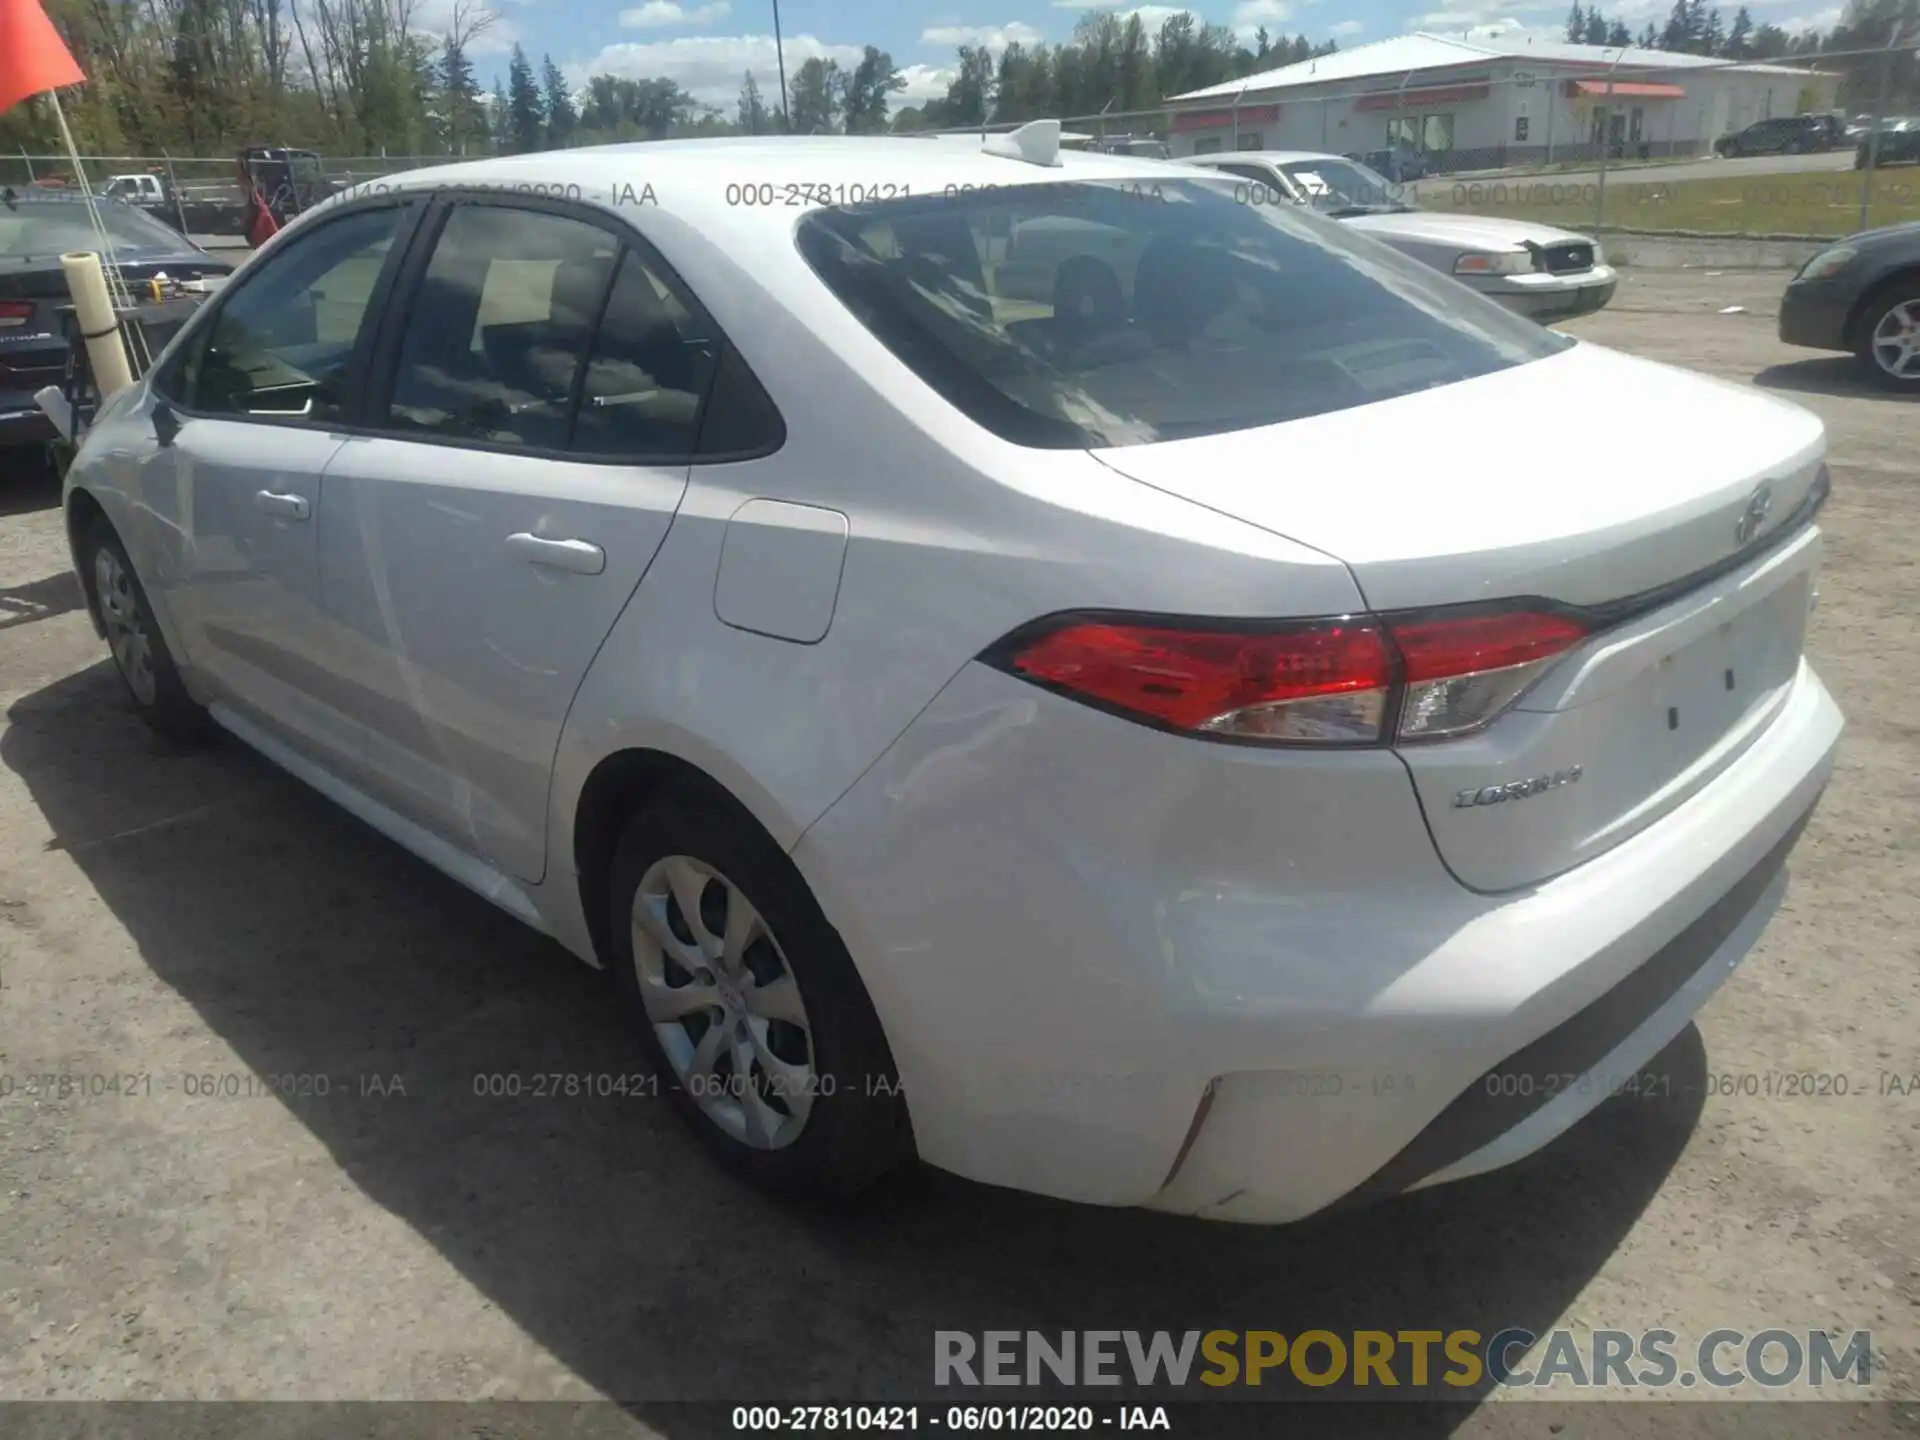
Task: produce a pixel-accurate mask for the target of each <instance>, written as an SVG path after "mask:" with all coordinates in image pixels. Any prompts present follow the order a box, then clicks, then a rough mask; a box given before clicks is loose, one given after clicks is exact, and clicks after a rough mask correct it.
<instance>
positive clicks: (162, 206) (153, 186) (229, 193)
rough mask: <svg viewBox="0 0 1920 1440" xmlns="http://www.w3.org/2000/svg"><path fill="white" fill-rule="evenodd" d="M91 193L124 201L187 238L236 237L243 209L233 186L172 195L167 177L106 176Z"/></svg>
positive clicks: (195, 188) (203, 187) (193, 188)
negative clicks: (102, 182) (195, 236)
mask: <svg viewBox="0 0 1920 1440" xmlns="http://www.w3.org/2000/svg"><path fill="white" fill-rule="evenodd" d="M95 193H96V194H98V195H100V196H102V197H103V198H106V199H112V200H124V201H125V202H126V203H127V204H129V205H133V206H137V207H138V208H140V209H142V210H144V211H146V212H147V213H148V214H149V215H151V216H153V218H154V219H156V220H160V221H164V222H165V223H166V224H168V225H171V226H172V227H173V228H174V229H176V230H178V231H180V232H181V233H182V234H187V235H195V234H197V235H226V234H239V233H240V231H241V227H242V220H243V217H244V214H245V209H246V207H245V206H244V204H243V203H242V202H241V197H240V191H239V187H238V186H236V185H226V184H220V183H217V182H216V183H213V184H205V185H190V186H185V187H183V188H182V189H181V191H180V192H179V194H177V195H176V194H175V193H174V189H173V187H172V186H171V185H170V184H168V183H167V177H166V176H164V175H155V174H138V173H135V174H127V175H109V176H108V177H107V180H106V183H105V184H103V185H101V186H100V187H99V189H98V190H97V191H96V192H95Z"/></svg>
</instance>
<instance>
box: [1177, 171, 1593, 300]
mask: <svg viewBox="0 0 1920 1440" xmlns="http://www.w3.org/2000/svg"><path fill="white" fill-rule="evenodd" d="M1182 163H1184V164H1193V165H1201V166H1205V167H1206V168H1208V169H1211V170H1220V171H1223V172H1225V173H1226V174H1228V175H1232V176H1234V177H1235V178H1236V179H1237V180H1240V181H1242V182H1244V184H1243V185H1237V186H1235V187H1234V188H1235V192H1236V195H1237V198H1239V199H1241V200H1243V201H1245V202H1246V203H1248V204H1253V205H1308V206H1311V207H1313V208H1314V209H1315V210H1318V211H1320V212H1321V213H1322V214H1324V215H1330V216H1332V217H1333V218H1334V219H1336V220H1341V221H1344V222H1345V223H1347V224H1349V225H1351V226H1353V227H1354V229H1356V230H1364V231H1366V232H1367V233H1368V234H1371V235H1373V236H1375V237H1376V238H1378V239H1380V240H1384V241H1385V242H1386V243H1387V244H1389V245H1391V246H1393V247H1394V248H1395V249H1396V250H1401V251H1404V252H1405V253H1407V254H1408V255H1411V256H1412V257H1413V258H1414V259H1416V260H1419V261H1421V262H1422V263H1424V264H1427V265H1431V266H1432V267H1433V268H1434V269H1436V270H1444V271H1446V272H1447V273H1448V274H1450V275H1452V276H1454V277H1455V278H1456V279H1459V280H1462V281H1464V282H1465V283H1467V284H1468V285H1471V286H1472V287H1473V288H1474V289H1476V290H1478V291H1480V292H1481V293H1482V294H1483V295H1486V296H1488V297H1490V298H1492V299H1494V300H1498V301H1499V302H1500V303H1501V304H1502V305H1505V306H1506V307H1507V308H1508V309H1509V310H1513V311H1516V312H1517V313H1519V314H1521V315H1525V316H1526V317H1528V318H1529V319H1531V320H1538V321H1539V322H1540V323H1541V324H1543V325H1544V324H1548V323H1550V322H1553V321H1557V320H1570V319H1572V318H1574V317H1575V316H1577V315H1591V314H1592V313H1593V312H1594V311H1596V310H1599V309H1601V308H1603V307H1604V306H1605V305H1606V304H1607V302H1608V301H1609V300H1611V299H1613V292H1614V288H1615V286H1616V284H1617V283H1618V282H1617V280H1616V278H1615V276H1614V273H1613V269H1612V267H1610V266H1609V265H1607V264H1606V263H1605V260H1604V258H1603V257H1602V255H1601V253H1600V248H1599V246H1597V245H1596V244H1595V243H1594V242H1593V240H1592V239H1591V238H1589V237H1588V236H1585V235H1578V234H1575V233H1574V232H1573V231H1571V230H1561V229H1558V228H1557V227H1555V226H1552V225H1541V224H1537V223H1535V222H1533V221H1530V220H1509V219H1506V218H1504V217H1502V216H1497V215H1449V214H1444V213H1441V212H1438V211H1433V210H1421V209H1418V208H1416V207H1415V206H1413V205H1411V204H1409V203H1407V200H1406V198H1404V196H1403V195H1402V193H1401V187H1400V186H1398V185H1396V184H1394V183H1393V182H1392V181H1390V180H1388V179H1387V178H1386V177H1385V176H1384V175H1382V174H1380V173H1379V172H1378V171H1376V170H1371V169H1369V168H1368V167H1367V166H1365V165H1362V164H1360V163H1359V162H1358V161H1355V160H1347V159H1343V158H1342V157H1340V156H1338V155H1319V154H1314V153H1313V152H1311V151H1303V150H1260V151H1244V150H1243V151H1239V152H1237V153H1235V154H1231V155H1196V156H1194V157H1192V158H1191V159H1190V160H1186V161H1183V162H1182Z"/></svg>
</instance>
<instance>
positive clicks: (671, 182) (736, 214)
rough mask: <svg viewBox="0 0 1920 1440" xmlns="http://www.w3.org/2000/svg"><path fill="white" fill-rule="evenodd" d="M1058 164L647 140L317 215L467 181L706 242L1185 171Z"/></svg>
mask: <svg viewBox="0 0 1920 1440" xmlns="http://www.w3.org/2000/svg"><path fill="white" fill-rule="evenodd" d="M968 142H971V143H968ZM1058 161H1059V163H1058V164H1057V165H1037V164H1034V163H1032V162H1030V161H1026V160H1019V159H1014V158H1011V157H1008V156H1004V155H995V154H991V153H988V152H986V151H984V150H982V149H981V148H980V142H979V140H978V139H977V138H976V137H973V136H940V137H927V138H918V137H908V136H844V135H820V136H758V137H756V136H724V137H715V138H702V139H687V140H649V141H638V142H634V143H631V144H621V145H594V146H585V147H582V148H579V149H573V150H550V151H545V152H542V153H539V154H533V155H513V156H492V157H489V158H487V159H484V160H472V161H464V162H460V163H456V164H451V165H436V166H433V167H431V168H428V169H424V170H409V171H405V172H403V173H401V174H399V175H392V176H387V177H384V178H383V179H380V180H374V181H363V182H362V183H360V184H358V185H354V186H352V187H350V188H348V189H346V190H344V191H342V192H340V193H339V194H338V195H336V196H334V197H332V198H330V199H329V200H327V201H325V202H323V203H322V204H321V205H318V206H315V207H314V208H313V210H311V211H309V212H308V213H309V214H318V213H320V212H322V211H324V210H327V209H329V208H331V207H333V206H336V205H339V204H342V203H346V202H350V201H352V200H354V199H356V198H359V197H361V196H364V195H369V194H376V193H380V192H383V191H392V190H401V191H405V190H415V189H421V190H425V189H435V188H440V187H463V186H464V187H475V188H480V189H491V188H500V189H503V190H509V191H513V192H517V193H528V192H531V193H533V194H536V195H538V194H544V195H548V196H555V197H559V198H565V199H577V200H583V201H587V202H589V203H594V204H598V205H600V206H603V207H605V208H608V209H612V210H614V211H620V210H621V209H623V208H625V207H634V206H640V207H650V206H658V207H659V209H660V210H662V211H664V212H667V213H669V214H672V215H675V216H677V217H678V218H680V219H682V220H684V221H686V222H687V223H689V224H692V225H695V226H698V227H700V228H702V229H703V230H704V231H705V233H706V234H708V236H709V238H713V239H718V238H719V237H720V236H723V235H727V234H738V235H752V236H756V237H759V238H764V237H765V236H766V235H767V233H768V231H769V230H791V229H792V227H793V224H794V222H795V220H797V219H798V218H799V217H800V215H802V214H804V213H805V212H806V211H808V210H811V209H818V208H822V207H824V206H830V205H837V204H846V203H853V202H855V201H857V200H860V199H866V198H871V199H887V198H892V197H893V196H896V195H906V194H912V195H938V194H941V193H948V194H954V193H959V192H963V191H967V190H973V189H994V188H998V187H1001V186H1011V185H1046V184H1060V183H1063V182H1072V181H1129V180H1139V181H1152V180H1163V181H1164V180H1165V179H1167V178H1168V176H1169V165H1170V164H1171V165H1172V166H1174V167H1175V169H1176V170H1177V169H1178V168H1179V165H1178V162H1177V161H1174V162H1169V161H1166V160H1154V159H1149V158H1147V157H1144V156H1138V155H1108V154H1099V153H1094V152H1088V151H1082V150H1072V149H1068V148H1066V147H1064V146H1063V147H1061V149H1060V151H1059V154H1058ZM303 218H304V217H303Z"/></svg>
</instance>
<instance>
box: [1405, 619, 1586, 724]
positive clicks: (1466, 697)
mask: <svg viewBox="0 0 1920 1440" xmlns="http://www.w3.org/2000/svg"><path fill="white" fill-rule="evenodd" d="M1391 628H1392V634H1393V643H1394V645H1395V646H1396V647H1398V649H1399V651H1400V656H1401V660H1402V663H1403V665H1404V666H1405V671H1404V674H1405V677H1406V687H1407V688H1406V693H1405V694H1404V695H1403V696H1402V697H1401V701H1400V721H1399V725H1398V727H1397V733H1398V735H1399V738H1400V739H1402V740H1437V739H1439V738H1441V737H1443V736H1447V735H1464V734H1466V733H1467V732H1468V731H1470V730H1478V729H1480V728H1481V727H1482V726H1484V725H1488V724H1490V723H1492V721H1493V720H1494V719H1495V718H1496V717H1498V716H1499V715H1500V714H1501V713H1502V712H1503V711H1505V710H1506V708H1507V707H1508V706H1509V705H1511V704H1513V702H1514V701H1515V700H1518V699H1519V698H1520V694H1521V692H1522V691H1524V690H1525V689H1526V688H1527V687H1528V686H1529V685H1531V684H1533V682H1534V681H1535V680H1536V679H1538V678H1539V676H1540V674H1541V672H1542V671H1543V670H1545V669H1546V667H1547V665H1548V664H1549V663H1550V662H1551V661H1552V660H1553V659H1554V657H1555V656H1557V655H1560V654H1563V653H1564V652H1565V651H1567V650H1569V649H1571V648H1572V647H1573V646H1575V645H1577V644H1579V643H1580V641H1582V640H1583V639H1585V638H1586V635H1587V627H1586V626H1585V625H1583V624H1581V623H1580V622H1579V621H1578V620H1575V619H1572V618H1571V617H1569V616H1566V615H1556V614H1552V613H1547V612H1541V611H1536V610H1498V611H1491V612H1486V613H1482V614H1478V615H1457V616H1431V617H1426V618H1421V619H1402V620H1397V621H1395V622H1394V623H1393V625H1392V627H1391Z"/></svg>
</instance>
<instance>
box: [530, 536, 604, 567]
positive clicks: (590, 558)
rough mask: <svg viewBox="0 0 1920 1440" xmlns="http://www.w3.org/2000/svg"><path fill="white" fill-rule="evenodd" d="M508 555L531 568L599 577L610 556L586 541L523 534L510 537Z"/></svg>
mask: <svg viewBox="0 0 1920 1440" xmlns="http://www.w3.org/2000/svg"><path fill="white" fill-rule="evenodd" d="M507 553H508V554H509V555H517V556H519V557H520V558H521V559H522V560H524V561H526V562H527V563H528V564H529V565H546V566H549V567H550V568H552V569H555V570H571V571H572V572H573V573H574V574H576V575H598V574H599V573H600V572H601V571H602V570H604V569H606V568H607V552H606V551H604V550H602V549H601V548H600V547H599V546H598V545H594V544H591V543H589V542H588V541H585V540H543V539H542V538H541V537H540V536H538V535H530V534H528V533H527V532H526V531H525V530H522V531H521V532H520V533H519V534H517V535H509V536H508V537H507Z"/></svg>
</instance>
